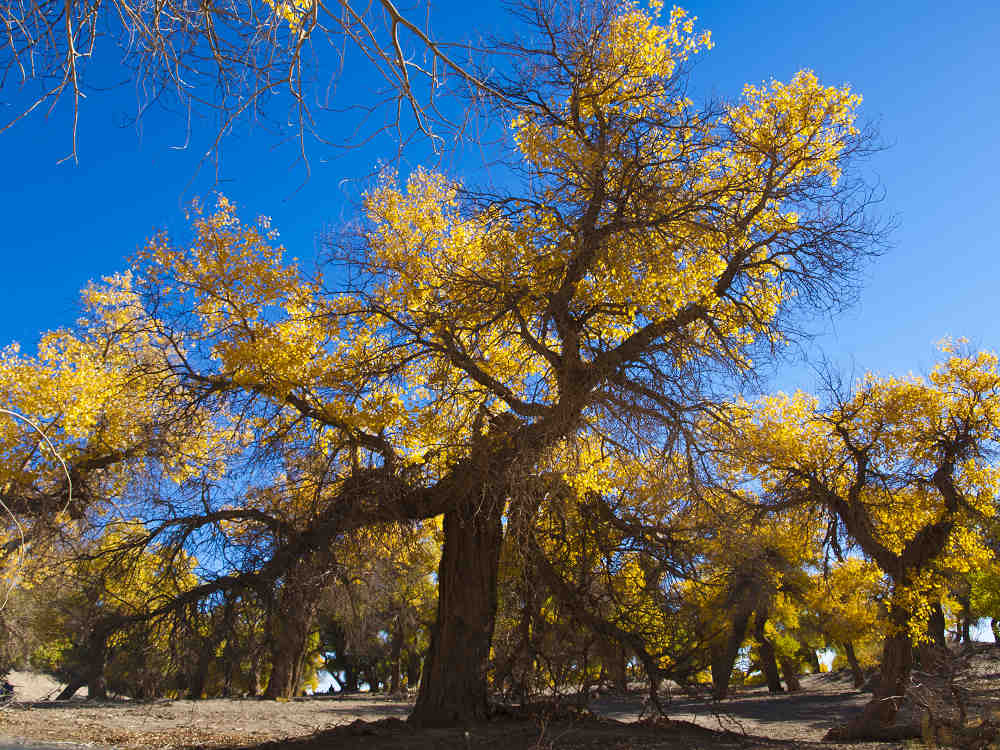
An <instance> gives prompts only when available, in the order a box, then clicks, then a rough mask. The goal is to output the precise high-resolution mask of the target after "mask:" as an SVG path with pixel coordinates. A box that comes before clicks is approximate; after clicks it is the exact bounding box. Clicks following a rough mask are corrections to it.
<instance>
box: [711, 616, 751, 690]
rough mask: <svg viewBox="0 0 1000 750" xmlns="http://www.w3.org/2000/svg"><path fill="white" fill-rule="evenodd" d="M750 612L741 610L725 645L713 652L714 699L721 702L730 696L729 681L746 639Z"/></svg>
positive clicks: (733, 622)
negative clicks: (741, 646)
mask: <svg viewBox="0 0 1000 750" xmlns="http://www.w3.org/2000/svg"><path fill="white" fill-rule="evenodd" d="M750 614H751V613H750V612H749V611H745V610H740V611H738V612H737V613H736V614H734V615H733V617H732V619H731V621H730V630H729V636H728V638H727V639H726V642H725V645H724V646H721V647H716V648H713V650H712V697H713V698H714V699H715V700H717V701H721V700H724V699H725V697H726V696H727V695H729V681H730V680H731V679H732V677H733V665H734V664H736V657H737V656H739V653H740V645H741V644H742V643H743V639H744V638H745V637H746V632H747V625H748V624H749V622H750Z"/></svg>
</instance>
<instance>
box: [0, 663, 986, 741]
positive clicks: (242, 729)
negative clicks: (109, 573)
mask: <svg viewBox="0 0 1000 750" xmlns="http://www.w3.org/2000/svg"><path fill="white" fill-rule="evenodd" d="M998 657H1000V651H997V650H994V652H992V653H991V654H987V655H986V658H985V660H982V663H981V664H980V665H979V666H978V671H977V680H978V682H977V686H976V693H977V694H978V695H979V697H980V698H981V699H982V700H984V701H997V702H998V705H1000V658H998ZM45 679H46V678H42V677H38V676H31V675H25V676H22V675H18V674H14V675H11V682H12V683H13V684H14V685H15V687H16V688H17V690H18V692H17V693H16V694H15V699H16V700H15V702H14V703H11V704H9V705H8V706H6V707H5V708H2V709H0V750H8V748H37V749H38V750H41V748H42V747H45V750H50V748H54V747H58V748H59V750H68V749H69V748H72V747H73V745H70V744H66V743H77V745H76V746H77V747H80V746H84V747H92V748H93V747H101V748H108V747H114V748H127V749H129V750H133V749H138V748H143V749H145V748H149V749H152V748H160V749H163V750H166V749H167V748H176V749H178V750H179V749H180V748H185V749H187V750H191V749H193V748H237V747H240V748H244V747H245V748H250V747H253V748H255V750H278V749H279V748H287V749H288V750H327V749H329V750H335V749H339V748H351V749H353V748H359V749H364V750H403V749H404V748H406V749H412V750H431V749H432V748H435V749H436V748H440V749H441V750H487V749H490V750H521V749H522V748H523V749H524V750H528V749H531V750H556V749H557V748H558V749H560V750H584V749H590V748H593V749H595V750H596V749H597V748H607V749H608V750H631V749H635V750H640V749H642V750H646V749H650V750H652V749H653V748H656V749H658V750H682V749H683V750H688V749H694V748H704V749H705V750H730V749H732V750H736V749H737V748H740V749H741V750H749V749H756V750H772V749H773V750H776V749H777V748H799V747H816V748H819V747H825V748H829V747H832V746H833V747H842V748H847V747H850V748H851V749H852V750H876V749H877V750H889V749H890V748H892V749H893V750H897V749H900V748H913V747H914V746H915V744H914V743H913V742H912V741H909V742H887V743H863V744H859V743H854V744H850V745H831V743H822V744H821V743H820V740H821V738H822V737H823V735H824V734H825V732H826V731H827V730H828V729H830V728H831V727H832V726H834V725H837V724H841V723H843V722H844V721H846V720H847V719H848V718H850V717H852V716H854V715H856V713H857V712H858V711H859V710H860V709H861V707H862V706H863V705H864V704H865V703H866V702H867V701H868V700H869V698H870V695H869V694H867V693H863V692H860V691H857V690H855V689H853V688H852V687H851V685H850V682H849V681H848V679H847V677H846V675H814V676H810V677H806V678H804V679H803V687H804V690H803V691H802V692H797V693H788V694H781V695H769V694H768V693H767V691H766V690H764V689H756V690H740V691H736V692H735V693H734V695H733V697H732V698H730V699H729V700H727V701H722V702H720V703H712V702H711V701H709V700H707V699H694V698H691V697H688V696H673V698H672V700H671V702H670V704H669V706H668V707H667V713H668V715H669V717H670V718H669V719H664V718H660V719H657V720H648V719H647V720H646V721H641V720H640V715H641V713H642V709H643V695H642V694H641V693H638V692H637V693H634V694H630V695H626V696H616V695H605V696H600V697H598V698H596V699H595V700H593V701H592V702H591V704H590V706H589V711H580V710H578V709H569V708H567V709H566V710H564V711H562V712H560V713H559V714H558V718H556V719H553V718H551V717H550V718H545V717H543V716H542V715H539V714H535V715H524V714H519V715H516V716H515V715H508V716H501V717H499V718H498V719H495V720H493V721H491V722H488V723H486V724H483V725H477V726H473V727H469V728H468V729H467V730H466V729H442V730H415V729H413V728H412V727H410V726H409V725H408V724H406V723H405V721H404V720H405V718H406V716H407V715H408V714H409V712H410V709H411V707H412V700H392V699H390V698H388V697H387V696H379V695H374V696H373V695H367V694H361V695H352V696H349V697H347V696H345V697H339V696H325V695H324V696H316V697H310V698H297V699H295V700H292V701H287V702H274V701H261V700H254V699H243V700H232V699H212V700H203V701H183V700H182V701H165V700H164V701H152V702H142V703H139V702H130V701H119V702H102V703H97V702H93V701H88V700H73V701H70V702H68V703H55V702H54V701H46V700H42V698H44V697H45V696H46V695H51V694H52V691H53V690H55V689H56V688H57V687H58V686H57V685H55V684H54V683H52V684H51V685H49V684H48V683H46V682H45ZM25 743H48V744H42V745H39V744H25Z"/></svg>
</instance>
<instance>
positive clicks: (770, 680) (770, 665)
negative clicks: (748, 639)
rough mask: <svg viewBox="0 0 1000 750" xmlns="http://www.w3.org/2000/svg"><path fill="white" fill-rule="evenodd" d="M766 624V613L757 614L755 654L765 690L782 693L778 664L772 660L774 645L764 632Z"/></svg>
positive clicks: (783, 690)
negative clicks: (758, 655) (758, 661)
mask: <svg viewBox="0 0 1000 750" xmlns="http://www.w3.org/2000/svg"><path fill="white" fill-rule="evenodd" d="M766 624H767V612H766V611H763V612H758V613H757V617H756V619H755V622H754V633H753V634H754V638H756V639H757V643H758V644H759V645H758V647H757V653H758V654H760V669H761V671H762V672H763V673H764V679H766V680H767V690H768V692H771V693H783V692H785V689H784V688H783V687H781V675H780V674H779V673H778V662H777V661H776V660H775V658H774V644H773V643H771V641H770V640H768V638H767V635H766V634H765V632H764V626H765V625H766Z"/></svg>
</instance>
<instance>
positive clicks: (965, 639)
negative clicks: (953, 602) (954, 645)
mask: <svg viewBox="0 0 1000 750" xmlns="http://www.w3.org/2000/svg"><path fill="white" fill-rule="evenodd" d="M958 604H959V606H961V607H962V618H961V620H959V623H958V627H959V631H958V638H959V640H960V641H961V642H962V643H964V644H966V645H968V644H970V643H972V602H971V601H970V597H969V594H968V593H963V594H959V595H958Z"/></svg>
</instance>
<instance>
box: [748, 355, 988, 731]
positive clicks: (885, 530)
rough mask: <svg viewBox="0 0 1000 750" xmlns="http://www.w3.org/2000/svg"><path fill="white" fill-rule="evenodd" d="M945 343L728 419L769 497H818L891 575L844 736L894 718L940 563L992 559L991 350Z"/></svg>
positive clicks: (956, 565)
mask: <svg viewBox="0 0 1000 750" xmlns="http://www.w3.org/2000/svg"><path fill="white" fill-rule="evenodd" d="M943 350H944V360H943V361H942V362H941V363H940V364H938V365H937V366H936V367H935V368H934V369H933V370H932V372H931V373H930V374H929V375H928V376H927V378H916V377H906V378H882V377H877V376H875V375H867V376H865V377H864V378H862V379H861V380H860V381H859V382H858V383H857V385H856V387H855V388H854V389H853V390H852V391H851V392H850V393H842V392H840V391H838V390H835V389H834V390H833V391H832V393H831V403H830V404H829V405H828V406H826V407H823V406H821V405H820V403H819V400H818V399H816V398H815V397H812V396H809V395H807V394H804V393H801V392H799V393H796V394H794V395H792V396H786V395H784V394H779V395H778V396H774V397H767V398H764V399H762V400H761V401H759V402H758V403H757V404H755V405H754V408H753V409H752V410H749V409H748V410H747V411H746V412H744V414H745V415H746V416H745V419H742V420H741V419H740V418H739V417H737V418H736V424H735V429H736V430H737V431H738V432H739V433H740V434H742V435H743V436H744V440H743V441H742V442H741V443H739V444H742V445H744V446H749V451H750V454H751V455H752V456H753V457H752V458H751V459H750V460H749V466H750V467H752V468H751V469H750V472H751V475H752V476H753V477H754V478H755V480H759V481H763V482H765V483H766V485H767V487H768V489H769V490H770V491H771V492H772V493H773V497H774V498H775V500H776V502H778V503H783V504H788V503H792V504H794V503H796V502H799V503H805V504H814V505H815V504H818V505H820V506H823V507H826V508H827V509H828V510H829V512H830V513H831V514H833V516H834V517H835V518H836V519H837V520H838V523H839V524H842V528H843V530H844V532H846V535H847V538H848V539H849V540H850V542H851V543H852V544H854V545H856V546H857V548H859V549H860V550H861V551H862V552H863V553H864V554H865V556H867V557H868V558H869V559H870V560H871V561H873V562H874V563H875V564H877V565H878V567H879V568H880V569H881V570H882V572H883V573H884V574H885V575H886V576H887V577H888V579H889V581H890V584H891V589H892V591H891V596H890V597H889V600H888V602H887V606H888V634H887V638H886V640H885V647H884V649H883V654H882V667H881V678H880V683H879V687H878V688H877V689H876V691H875V696H874V698H873V700H872V702H871V703H870V704H869V705H868V707H867V708H866V710H865V712H864V715H863V716H862V717H860V718H859V719H858V720H857V721H855V722H853V723H851V724H850V725H849V726H848V727H846V728H843V731H842V734H843V735H846V736H864V735H866V734H870V733H872V732H875V731H877V728H878V726H880V725H883V724H886V723H888V722H891V720H892V718H893V717H894V715H895V713H896V703H895V701H893V700H890V697H892V696H901V695H904V694H905V693H906V688H907V683H908V681H909V675H910V670H911V665H912V647H911V640H918V641H919V640H921V639H923V638H926V637H927V623H928V618H929V617H930V616H931V614H932V611H933V610H934V609H935V607H939V606H940V600H941V590H942V581H941V574H942V572H943V571H944V570H952V571H956V570H957V571H965V572H967V571H970V570H975V569H977V568H980V567H981V566H984V565H986V564H988V562H989V561H990V560H991V559H992V552H991V551H990V549H989V547H988V546H987V545H986V544H985V543H984V541H985V540H984V537H983V535H982V531H983V529H984V527H985V524H986V523H988V521H989V520H990V519H991V518H992V517H993V516H994V515H995V513H996V497H997V489H998V487H1000V469H998V468H997V466H996V464H995V462H994V456H995V450H996V447H997V445H998V442H1000V370H998V366H997V355H996V354H994V353H992V352H985V351H984V352H968V351H964V350H962V349H961V347H959V346H957V345H954V344H952V343H946V344H944V346H943ZM838 736H840V735H838Z"/></svg>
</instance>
